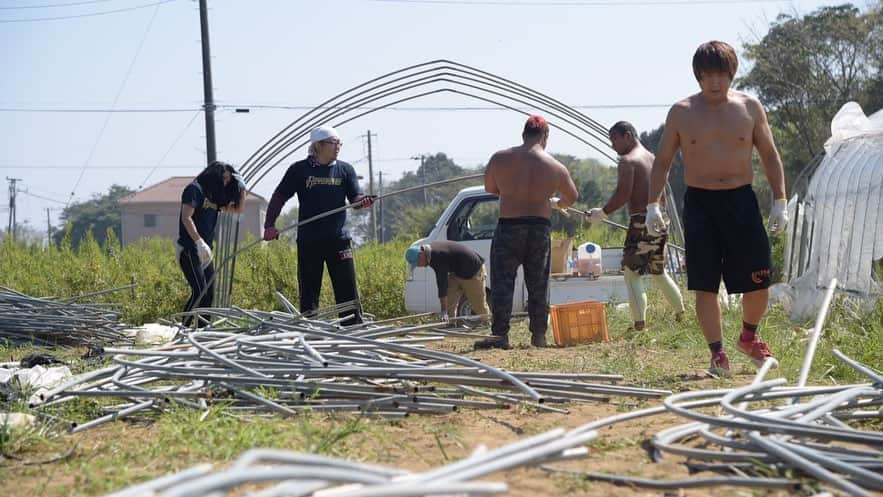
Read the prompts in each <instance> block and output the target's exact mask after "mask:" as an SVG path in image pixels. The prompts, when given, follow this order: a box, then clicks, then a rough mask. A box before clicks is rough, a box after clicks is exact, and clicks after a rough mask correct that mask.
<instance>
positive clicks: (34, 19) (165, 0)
mask: <svg viewBox="0 0 883 497" xmlns="http://www.w3.org/2000/svg"><path fill="white" fill-rule="evenodd" d="M175 1H177V0H160V1H159V2H153V3H147V4H144V5H136V6H133V7H126V8H124V9H114V10H105V11H101V12H92V13H90V14H76V15H69V16H58V17H30V18H27V19H0V24H10V23H17V22H42V21H63V20H66V19H81V18H83V17H96V16H106V15H110V14H119V13H121V12H129V11H132V10H138V9H146V8H147V7H153V6H155V5H156V6H158V5H162V4H164V3H169V2H175Z"/></svg>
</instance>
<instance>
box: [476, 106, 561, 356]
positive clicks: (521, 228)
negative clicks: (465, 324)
mask: <svg viewBox="0 0 883 497" xmlns="http://www.w3.org/2000/svg"><path fill="white" fill-rule="evenodd" d="M521 138H522V140H523V143H522V144H521V145H518V146H516V147H512V148H507V149H504V150H500V151H498V152H497V153H495V154H494V155H493V157H491V160H490V161H489V162H488V165H487V169H486V170H485V176H484V188H485V190H486V191H488V192H490V193H493V194H495V195H497V196H499V197H500V219H499V222H498V223H497V230H496V232H495V233H494V240H493V242H492V243H491V314H492V316H493V322H492V325H491V336H490V337H489V338H487V339H485V340H482V341H480V342H476V343H475V348H476V349H489V348H501V349H508V348H509V319H510V318H511V317H512V295H513V292H514V289H515V273H516V271H517V270H518V266H522V267H523V268H524V284H525V286H526V287H527V314H528V317H529V319H530V324H529V328H530V333H531V339H530V343H531V345H533V346H534V347H545V346H546V330H547V327H548V323H547V321H548V317H549V257H550V254H551V225H552V223H551V221H550V217H551V215H552V209H559V210H561V211H562V212H564V211H565V209H566V208H567V207H569V206H571V205H573V203H574V202H576V198H577V192H576V186H575V185H574V184H573V179H571V177H570V172H568V171H567V168H566V167H564V165H563V164H561V163H560V162H558V161H557V160H555V158H554V157H552V156H551V155H549V153H548V152H546V150H545V149H546V143H547V142H548V140H549V124H548V123H547V122H546V120H545V119H544V118H543V117H541V116H530V117H529V118H528V120H527V122H526V123H525V124H524V131H523V132H522V134H521ZM555 192H560V194H561V198H560V199H559V198H558V197H552V195H553V194H554V193H555ZM550 197H551V198H550Z"/></svg>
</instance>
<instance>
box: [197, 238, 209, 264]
mask: <svg viewBox="0 0 883 497" xmlns="http://www.w3.org/2000/svg"><path fill="white" fill-rule="evenodd" d="M196 255H198V256H199V265H200V267H202V268H203V269H205V267H206V266H208V265H209V264H211V262H212V249H211V247H209V246H208V244H207V243H205V240H203V239H202V238H200V239H199V241H198V242H196Z"/></svg>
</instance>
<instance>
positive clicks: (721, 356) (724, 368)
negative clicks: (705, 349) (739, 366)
mask: <svg viewBox="0 0 883 497" xmlns="http://www.w3.org/2000/svg"><path fill="white" fill-rule="evenodd" d="M708 372H709V373H710V374H711V375H712V376H717V377H720V378H732V377H733V375H732V374H730V360H729V359H728V358H727V353H726V352H724V351H723V350H721V351H720V352H718V353H716V354H711V367H709V368H708Z"/></svg>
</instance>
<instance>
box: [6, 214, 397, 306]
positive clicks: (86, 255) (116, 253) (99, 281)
mask: <svg viewBox="0 0 883 497" xmlns="http://www.w3.org/2000/svg"><path fill="white" fill-rule="evenodd" d="M247 242H248V241H246V243H247ZM172 243H173V242H172V241H171V240H169V239H161V238H149V239H142V240H140V241H138V242H136V243H133V244H130V245H128V246H126V247H125V248H123V247H121V245H120V242H119V239H118V238H117V237H116V236H115V235H114V234H113V232H112V231H109V232H108V234H107V239H106V241H105V243H104V245H103V246H102V245H99V244H98V243H97V242H96V241H95V239H94V238H93V237H92V236H91V235H87V236H86V237H85V238H84V239H83V240H82V242H81V243H80V244H79V246H78V247H77V248H76V249H74V248H72V246H71V244H70V241H69V240H68V239H65V240H63V241H62V243H61V244H59V245H58V246H49V247H43V246H42V245H40V244H28V243H25V242H20V241H19V242H15V241H13V240H12V239H11V237H7V238H5V239H4V240H3V241H2V243H0V285H2V286H5V287H8V288H11V289H13V290H16V291H19V292H22V293H25V294H28V295H31V296H35V297H70V296H74V295H82V294H86V293H90V292H95V291H99V290H105V289H110V288H117V287H122V286H126V285H129V284H131V283H136V284H137V286H136V287H135V288H134V289H132V290H125V291H122V292H117V293H110V294H105V295H102V296H100V297H97V299H98V300H100V301H102V302H112V303H117V304H119V306H120V310H121V312H122V314H123V319H124V320H125V321H127V322H130V323H133V324H142V323H145V322H151V321H156V320H157V319H158V318H164V317H167V316H169V315H170V314H173V313H175V312H179V311H180V310H181V309H182V308H183V306H184V303H185V302H186V301H187V298H188V297H189V295H190V287H189V286H187V282H186V281H185V279H184V276H183V274H182V273H181V270H180V268H179V267H178V264H177V263H176V261H175V256H174V247H173V244H172ZM408 244H409V241H408V240H405V239H397V240H394V241H392V242H388V243H385V244H382V245H381V244H374V243H369V244H367V245H365V246H363V247H359V248H358V249H357V250H356V252H355V261H356V279H357V282H358V286H359V293H360V296H361V299H362V305H363V307H364V308H365V310H366V311H367V312H369V313H372V314H374V315H375V316H377V317H378V318H388V317H395V316H401V315H403V314H405V309H404V299H403V298H402V294H403V291H404V284H405V262H404V257H403V254H404V252H405V249H406V248H407V246H408ZM322 288H323V291H322V297H321V299H320V305H323V306H325V305H331V304H333V303H334V294H333V292H332V290H331V283H330V281H329V279H328V275H327V273H326V275H325V280H324V281H323V285H322ZM276 291H279V292H281V293H282V294H284V295H285V296H286V298H288V299H289V300H291V301H292V302H294V303H295V304H296V303H297V301H298V290H297V249H296V247H295V246H293V245H290V244H287V243H283V242H274V243H265V244H260V245H258V246H256V247H254V248H252V249H250V250H247V251H245V252H243V253H241V254H240V255H239V256H238V257H237V260H236V272H235V276H234V285H233V302H234V303H235V304H236V305H238V306H241V307H244V308H256V309H279V310H281V309H282V306H281V305H280V303H279V302H278V300H277V298H276V297H275V292H276Z"/></svg>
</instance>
